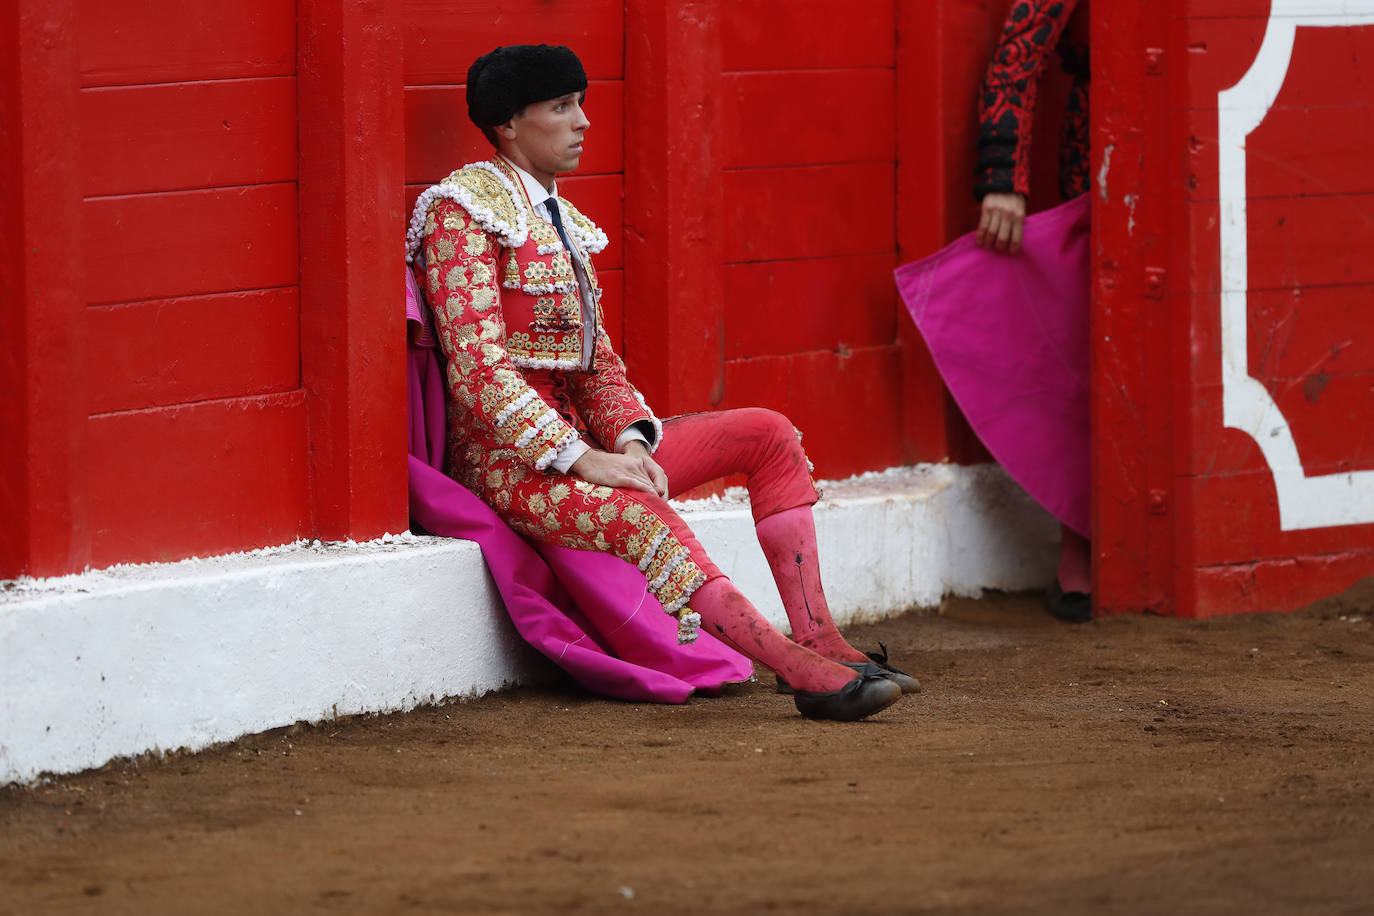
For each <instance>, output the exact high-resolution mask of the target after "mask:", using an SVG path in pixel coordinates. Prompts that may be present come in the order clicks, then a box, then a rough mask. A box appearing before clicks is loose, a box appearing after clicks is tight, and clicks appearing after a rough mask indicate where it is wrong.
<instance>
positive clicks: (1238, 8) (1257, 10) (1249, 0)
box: [1173, 0, 1270, 19]
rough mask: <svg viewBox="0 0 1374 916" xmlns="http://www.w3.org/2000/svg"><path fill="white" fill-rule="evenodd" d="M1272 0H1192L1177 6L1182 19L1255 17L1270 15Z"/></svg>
mask: <svg viewBox="0 0 1374 916" xmlns="http://www.w3.org/2000/svg"><path fill="white" fill-rule="evenodd" d="M1269 6H1270V0H1191V2H1189V3H1188V4H1186V5H1183V6H1179V7H1177V8H1176V9H1175V10H1174V11H1173V14H1174V15H1176V16H1178V17H1179V18H1180V19H1253V18H1255V17H1267V16H1268V15H1269Z"/></svg>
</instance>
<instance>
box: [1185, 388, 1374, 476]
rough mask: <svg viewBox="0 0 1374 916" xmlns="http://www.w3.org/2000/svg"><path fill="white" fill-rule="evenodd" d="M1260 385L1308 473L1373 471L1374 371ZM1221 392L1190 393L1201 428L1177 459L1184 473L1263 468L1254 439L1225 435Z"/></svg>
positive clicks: (1232, 433) (1196, 390)
mask: <svg viewBox="0 0 1374 916" xmlns="http://www.w3.org/2000/svg"><path fill="white" fill-rule="evenodd" d="M1328 368H1329V367H1328ZM1262 381H1263V382H1264V385H1265V388H1266V389H1268V391H1269V394H1270V397H1272V398H1273V400H1274V402H1275V403H1276V404H1278V406H1279V409H1280V410H1281V411H1282V412H1283V416H1284V419H1285V420H1286V421H1287V423H1288V426H1289V429H1290V430H1291V432H1292V434H1293V439H1294V441H1295V442H1296V443H1297V447H1298V458H1299V460H1301V461H1302V464H1303V469H1304V471H1305V472H1306V473H1307V474H1309V475H1312V474H1332V473H1344V472H1347V471H1359V470H1371V469H1374V390H1372V389H1374V371H1371V370H1364V371H1361V372H1356V373H1353V374H1348V375H1340V374H1334V373H1326V372H1324V371H1321V370H1318V371H1314V372H1312V373H1310V374H1308V375H1306V376H1303V377H1300V378H1294V379H1281V380H1276V379H1270V378H1266V379H1262ZM1221 391H1222V389H1221V386H1220V385H1200V386H1197V387H1194V388H1192V389H1191V398H1192V401H1193V403H1194V405H1195V409H1196V410H1197V413H1198V417H1199V419H1198V424H1199V429H1198V430H1196V431H1195V434H1194V436H1193V439H1192V442H1191V447H1190V448H1189V449H1188V453H1187V454H1184V455H1181V456H1180V457H1181V459H1182V461H1181V463H1180V465H1179V467H1180V468H1181V469H1182V470H1184V471H1185V472H1186V473H1197V474H1214V473H1228V472H1234V471H1239V470H1245V469H1257V468H1262V467H1265V465H1264V459H1263V457H1262V455H1261V454H1260V452H1259V449H1258V447H1257V446H1256V445H1255V443H1254V440H1253V439H1251V438H1250V437H1249V436H1248V435H1245V434H1243V433H1241V432H1239V431H1236V430H1225V431H1223V428H1222V425H1221V403H1222V400H1221Z"/></svg>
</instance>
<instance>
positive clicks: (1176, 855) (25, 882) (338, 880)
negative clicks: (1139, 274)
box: [0, 582, 1374, 914]
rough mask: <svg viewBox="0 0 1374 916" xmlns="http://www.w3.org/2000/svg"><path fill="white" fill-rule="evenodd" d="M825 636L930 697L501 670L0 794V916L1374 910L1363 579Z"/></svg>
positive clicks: (980, 613)
mask: <svg viewBox="0 0 1374 916" xmlns="http://www.w3.org/2000/svg"><path fill="white" fill-rule="evenodd" d="M851 635H852V637H853V638H854V641H855V642H858V643H860V644H873V643H876V642H877V641H878V640H882V641H884V642H886V643H887V644H888V647H889V649H890V650H891V652H892V655H893V658H894V660H895V661H899V662H901V663H903V664H904V665H905V666H906V667H908V668H909V669H910V670H912V671H913V673H917V674H918V675H919V676H920V678H921V680H922V681H923V683H924V687H925V690H924V693H923V694H921V695H919V696H917V697H908V698H907V699H906V700H905V701H904V702H902V703H900V704H898V705H897V706H894V707H892V708H891V709H889V710H886V711H885V712H883V713H881V714H879V715H878V716H877V717H876V718H874V719H872V720H870V721H868V722H864V723H858V724H830V723H813V722H807V721H804V720H802V719H800V718H799V717H798V716H797V715H796V713H795V712H794V711H793V708H792V705H791V701H790V699H788V698H785V697H781V696H778V695H776V694H775V693H774V692H773V690H772V687H773V684H772V679H771V677H766V678H765V677H760V678H759V680H758V682H757V683H754V684H751V685H748V686H745V687H742V688H739V689H737V690H735V691H734V692H732V693H731V694H730V695H729V696H725V697H721V698H716V699H696V700H693V701H692V702H691V703H689V704H687V705H685V706H677V707H672V706H646V705H632V704H626V703H616V702H607V701H601V700H596V699H593V698H590V697H588V696H585V695H583V694H580V693H578V692H577V691H576V690H575V689H573V688H570V687H566V686H555V687H551V688H539V689H531V688H524V689H519V690H513V691H509V692H505V693H500V694H493V695H489V696H486V697H483V698H480V699H475V700H467V701H463V702H455V703H452V704H449V705H446V706H442V707H439V708H431V709H425V710H420V711H416V712H412V713H409V714H405V715H393V716H381V717H366V718H354V719H349V720H343V721H335V722H329V723H324V724H322V725H319V726H317V727H310V726H296V727H293V728H290V729H285V730H280V731H275V732H271V733H268V734H265V735H258V736H255V737H252V738H246V739H243V740H241V741H239V742H236V743H235V744H233V745H229V746H226V747H223V748H219V749H215V750H212V751H208V752H205V753H201V754H196V755H172V756H169V757H165V758H162V759H157V760H153V759H142V760H138V761H126V762H120V763H116V764H111V765H109V766H107V767H105V768H103V769H101V770H98V771H95V772H90V773H85V774H82V775H79V776H73V777H70V778H62V779H58V780H56V781H54V782H52V783H50V784H47V785H42V786H38V787H32V788H25V789H19V788H10V789H6V790H0V913H4V914H27V913H67V912H71V913H177V914H183V913H235V914H240V913H248V912H253V913H287V912H290V913H301V912H311V913H313V912H339V913H403V912H404V913H409V912H416V913H563V912H581V913H597V914H600V913H633V912H641V913H694V912H699V913H756V912H761V911H762V912H779V913H837V914H839V913H844V914H849V913H1052V914H1065V913H1106V914H1117V913H1140V914H1147V913H1148V914H1159V913H1227V914H1231V913H1237V914H1261V913H1283V914H1290V913H1298V914H1308V913H1374V583H1370V582H1366V583H1364V584H1362V585H1361V586H1358V587H1357V588H1356V589H1354V590H1352V591H1351V592H1348V593H1347V594H1346V595H1344V596H1341V597H1340V598H1337V599H1329V600H1328V601H1326V602H1323V603H1321V604H1319V605H1317V606H1314V607H1313V608H1310V609H1308V610H1306V611H1303V612H1299V613H1297V614H1291V615H1261V616H1250V617H1243V618H1232V619H1219V620H1211V621H1204V622H1189V621H1179V620H1172V619H1163V618H1157V617H1122V618H1115V619H1107V620H1100V621H1096V622H1094V623H1091V624H1087V625H1083V626H1071V625H1066V624H1060V623H1057V622H1055V621H1054V620H1052V619H1050V618H1049V617H1048V616H1047V615H1046V614H1045V613H1044V612H1043V611H1042V610H1041V605H1040V597H1039V596H1038V595H1019V596H997V595H993V596H990V597H987V598H985V599H983V600H981V601H971V600H952V601H950V602H948V603H947V604H946V605H945V607H943V608H942V609H941V610H940V612H939V613H936V612H932V611H927V612H916V613H911V614H907V615H905V616H902V617H900V618H895V619H893V620H890V621H887V622H884V623H882V624H877V625H873V626H868V627H862V628H857V629H856V630H855V631H853V633H852V634H851Z"/></svg>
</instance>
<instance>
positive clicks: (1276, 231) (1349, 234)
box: [1248, 193, 1374, 290]
mask: <svg viewBox="0 0 1374 916" xmlns="http://www.w3.org/2000/svg"><path fill="white" fill-rule="evenodd" d="M1248 210H1249V220H1248V228H1249V249H1250V250H1249V267H1250V283H1249V286H1250V289H1252V290H1257V289H1259V290H1262V289H1284V288H1291V287H1293V286H1295V285H1301V286H1311V285H1317V286H1325V285H1328V284H1336V283H1340V284H1352V283H1374V258H1370V257H1368V255H1367V252H1370V251H1374V193H1369V194H1345V195H1341V196H1340V197H1281V198H1271V199H1259V200H1256V199H1251V201H1250V203H1249V206H1248Z"/></svg>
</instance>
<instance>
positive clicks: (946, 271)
mask: <svg viewBox="0 0 1374 916" xmlns="http://www.w3.org/2000/svg"><path fill="white" fill-rule="evenodd" d="M1091 214H1092V207H1091V201H1090V199H1089V196H1088V195H1087V194H1081V195H1079V196H1078V197H1075V198H1073V199H1072V200H1070V201H1068V202H1067V203H1064V204H1061V205H1060V206H1058V207H1055V208H1054V209H1053V210H1046V211H1045V212H1043V213H1036V214H1033V215H1032V216H1029V217H1027V219H1026V226H1025V238H1024V241H1023V243H1022V251H1021V252H1020V253H1019V254H1015V255H1008V254H998V253H996V252H990V251H986V250H984V249H982V248H979V247H978V245H977V244H976V243H975V241H974V234H973V233H969V234H968V235H965V236H963V237H961V238H959V239H956V240H955V241H954V242H953V243H951V244H950V245H949V246H948V247H947V248H945V249H944V250H942V251H939V252H937V253H935V254H933V255H931V256H930V257H928V258H925V259H923V260H920V261H915V262H913V263H911V264H904V265H903V266H901V267H899V268H897V272H896V276H897V288H898V290H899V291H900V292H901V294H902V299H903V300H904V301H905V302H906V307H907V311H909V312H910V313H911V317H912V319H913V320H914V321H915V322H916V327H918V328H919V329H920V331H921V334H922V336H923V337H925V341H926V346H927V347H929V349H930V354H931V356H932V357H934V359H935V365H936V367H937V368H939V370H940V375H941V377H943V378H944V380H945V385H946V386H947V387H948V388H949V391H950V394H952V395H953V396H954V399H955V401H957V402H958V403H959V408H960V409H961V410H962V411H963V412H964V416H965V417H967V418H968V421H969V423H970V424H971V425H972V426H973V429H974V430H975V431H976V432H977V433H978V437H979V438H980V439H982V440H983V444H984V445H986V446H987V448H988V451H989V452H991V453H992V454H993V457H995V458H996V459H997V460H998V461H999V462H1001V464H1002V467H1004V468H1006V470H1007V473H1008V474H1010V475H1011V476H1012V478H1013V479H1014V480H1016V482H1017V483H1019V484H1020V485H1021V486H1022V487H1024V488H1025V490H1026V492H1027V493H1029V494H1030V495H1031V496H1032V497H1034V498H1035V499H1036V501H1038V502H1039V503H1040V505H1042V506H1044V507H1045V508H1046V509H1048V510H1049V511H1050V512H1051V513H1052V514H1053V515H1054V516H1055V517H1056V518H1058V519H1059V520H1060V521H1061V522H1063V523H1064V524H1066V525H1068V526H1069V527H1070V528H1072V529H1073V530H1075V531H1077V532H1078V533H1079V534H1082V535H1083V536H1084V537H1088V536H1089V529H1090V527H1091V522H1090V509H1091V507H1090V498H1089V478H1088V474H1089V463H1088V460H1089V451H1088V449H1089V446H1088V283H1089V263H1088V250H1089V236H1090V234H1091V233H1090V227H1091V223H1090V220H1091Z"/></svg>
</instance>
